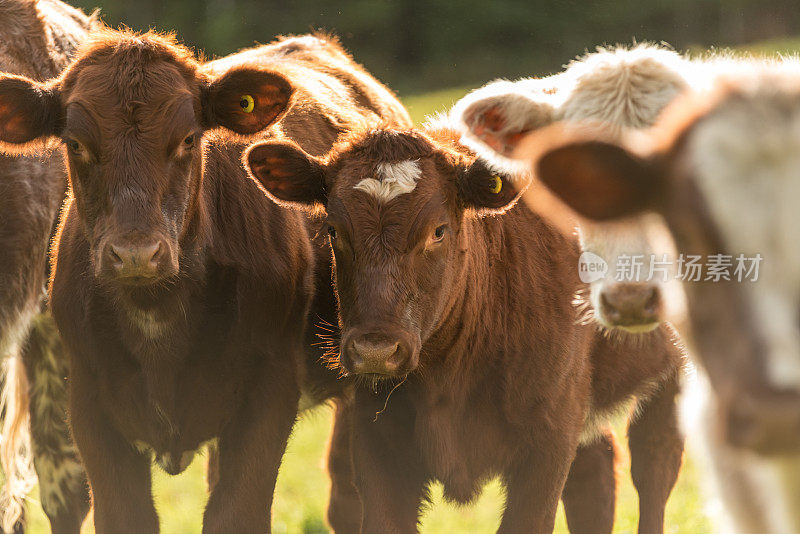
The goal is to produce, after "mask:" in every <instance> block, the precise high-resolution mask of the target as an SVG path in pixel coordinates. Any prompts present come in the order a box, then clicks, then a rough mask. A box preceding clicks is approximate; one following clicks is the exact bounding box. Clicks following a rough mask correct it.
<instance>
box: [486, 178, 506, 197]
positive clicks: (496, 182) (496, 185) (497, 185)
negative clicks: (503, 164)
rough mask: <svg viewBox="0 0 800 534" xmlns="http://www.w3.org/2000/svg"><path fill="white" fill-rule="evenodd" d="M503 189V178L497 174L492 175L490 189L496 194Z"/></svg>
mask: <svg viewBox="0 0 800 534" xmlns="http://www.w3.org/2000/svg"><path fill="white" fill-rule="evenodd" d="M502 190H503V179H502V178H500V177H499V176H497V175H496V174H495V175H494V176H492V187H490V188H489V191H491V192H492V193H494V194H495V195H496V194H498V193H499V192H500V191H502Z"/></svg>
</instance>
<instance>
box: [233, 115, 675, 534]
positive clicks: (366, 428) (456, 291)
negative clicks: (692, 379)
mask: <svg viewBox="0 0 800 534" xmlns="http://www.w3.org/2000/svg"><path fill="white" fill-rule="evenodd" d="M457 139H458V136H457V134H456V133H455V132H453V131H451V130H447V129H445V130H438V131H437V130H428V131H427V132H419V131H409V130H398V129H391V128H382V129H375V130H368V131H366V132H361V133H357V134H354V135H352V136H350V138H348V139H346V140H344V141H343V142H342V143H341V144H339V145H337V147H336V148H335V149H334V151H333V153H332V154H331V156H330V157H328V158H325V159H318V158H314V157H313V156H311V155H308V154H303V153H302V152H300V151H299V149H298V147H296V146H294V145H291V144H286V143H275V142H273V143H259V144H256V145H255V146H254V147H252V148H251V149H250V151H249V153H248V154H247V156H246V158H247V161H248V164H249V167H250V170H251V172H252V173H253V175H254V177H255V178H256V179H258V180H260V181H261V183H262V185H264V187H265V188H266V189H267V191H268V192H269V194H270V195H271V196H272V197H273V198H275V199H276V200H277V201H279V202H282V203H284V204H287V205H295V206H298V207H302V208H303V209H312V210H315V211H317V212H324V214H325V215H326V223H327V224H328V225H329V227H330V230H329V233H330V235H331V243H332V249H333V253H334V254H333V255H334V261H335V272H336V290H337V296H338V299H339V303H340V317H339V320H340V325H341V327H342V347H341V356H340V363H341V365H342V367H343V368H344V370H346V371H351V372H352V371H353V369H354V367H355V366H356V363H354V362H355V361H356V358H355V357H354V355H353V352H354V351H356V349H355V348H354V347H356V345H357V342H364V343H369V344H372V345H375V346H379V345H381V344H384V345H385V344H387V343H388V344H389V346H392V347H395V348H394V349H392V350H394V352H392V353H391V354H389V355H388V358H387V359H386V361H387V362H389V361H391V363H392V365H391V367H390V366H388V365H386V366H385V367H380V365H378V364H376V366H375V367H374V368H373V369H372V370H371V371H370V373H371V374H369V375H366V376H363V379H364V384H363V386H364V387H359V388H357V390H356V397H355V406H354V411H353V415H352V418H353V438H352V439H353V441H352V447H353V452H352V456H353V459H354V465H355V485H356V487H357V489H358V493H359V495H360V496H361V499H362V504H363V514H364V515H363V523H362V526H361V532H363V533H369V534H371V533H379V532H380V533H386V532H403V533H405V532H416V530H417V521H418V518H419V515H418V514H419V508H420V505H421V503H422V501H423V500H425V499H426V497H427V493H426V486H427V484H428V482H430V481H431V480H434V479H438V480H440V481H441V482H442V483H443V485H444V492H445V497H446V498H448V499H450V500H454V501H456V502H459V503H466V502H469V501H471V500H472V499H473V498H474V497H475V496H476V495H477V494H478V492H479V491H480V488H481V486H482V483H483V482H484V481H485V480H487V479H488V478H490V477H492V476H494V475H500V476H501V477H502V478H503V480H504V482H505V484H506V487H507V492H508V498H507V502H506V509H505V513H504V515H503V520H502V523H501V527H500V532H515V533H516V532H549V531H552V528H553V522H554V518H555V510H556V505H557V502H558V499H559V497H560V496H561V493H562V489H563V488H564V484H565V482H566V480H567V476H568V472H569V469H570V465H571V463H572V460H573V458H574V457H575V454H576V450H577V448H578V445H579V442H580V438H581V434H582V433H583V432H584V431H585V430H586V429H587V428H588V426H587V425H590V424H591V425H593V424H595V423H596V422H597V420H599V419H602V418H603V414H604V413H607V412H608V411H613V409H614V408H616V407H618V405H619V404H620V403H621V402H623V401H624V400H625V399H627V398H629V397H630V396H632V395H642V396H643V398H648V396H649V398H651V399H660V398H661V397H662V396H663V397H664V398H665V399H667V402H668V404H669V405H670V406H672V404H673V401H674V394H675V391H674V390H672V389H670V388H667V389H664V390H662V389H661V388H662V387H665V384H669V383H670V382H671V381H672V380H675V379H676V378H677V375H678V373H679V368H680V365H681V355H680V352H679V351H678V350H677V349H675V348H674V347H673V346H672V343H671V336H670V335H669V333H668V332H666V331H664V330H663V329H662V330H659V331H657V332H656V333H654V334H652V335H647V336H641V337H638V336H621V337H619V338H616V337H615V338H613V339H610V338H606V337H604V335H603V334H602V333H599V332H597V331H596V330H595V328H594V327H593V326H584V325H580V324H578V323H579V321H578V312H577V311H576V309H575V308H574V307H573V305H572V295H574V294H575V292H576V291H578V290H579V289H581V288H582V285H581V284H580V282H579V281H578V280H577V269H576V265H577V258H578V245H577V242H576V241H575V239H574V238H571V237H565V236H563V235H562V234H560V233H559V232H558V231H557V230H555V229H554V228H553V227H551V226H549V225H548V224H547V223H546V222H545V221H544V220H543V219H542V218H540V217H539V216H537V215H535V214H534V213H532V212H531V211H529V210H528V209H526V208H525V207H524V206H517V207H514V202H515V201H516V198H517V196H518V193H517V192H516V191H515V189H514V188H513V186H512V180H511V179H510V177H508V176H502V175H501V176H500V179H501V180H502V187H501V188H500V191H499V192H494V191H496V189H494V188H493V186H496V181H495V178H494V176H495V173H494V172H493V171H492V170H491V169H489V168H488V167H486V165H485V164H484V163H482V162H481V161H479V160H477V159H476V158H475V156H474V155H472V154H471V153H469V152H468V151H467V150H466V149H464V148H463V147H462V146H460V145H459V144H458V141H457ZM405 160H409V161H416V162H417V164H418V165H419V167H420V168H421V170H422V175H421V177H420V178H419V180H418V181H417V182H416V187H415V188H414V189H413V191H411V192H410V193H405V194H401V195H399V196H397V197H396V198H394V199H392V200H391V201H389V202H381V201H378V200H377V199H375V198H374V197H372V196H369V195H368V194H366V193H364V192H363V191H359V190H356V189H354V186H355V185H356V184H358V183H359V182H360V181H361V180H363V179H365V178H374V177H375V176H376V175H377V174H376V165H377V164H378V163H381V162H388V163H396V162H399V161H405ZM309 177H317V179H321V180H322V181H323V182H322V185H323V187H322V188H320V187H319V185H318V184H316V185H315V184H313V183H311V182H312V181H313V180H312V179H311V178H309ZM442 226H444V230H443V231H442V232H441V233H440V232H439V230H438V229H440V228H442ZM392 344H394V345H392ZM387 354H388V352H387ZM386 380H388V383H387V382H386ZM653 402H654V403H655V400H653ZM642 407H643V410H644V412H645V413H650V408H649V407H648V405H647V404H646V403H642ZM673 408H674V406H673ZM339 417H340V419H342V418H343V417H344V415H343V414H341V413H340V414H339ZM652 418H654V419H657V420H658V422H657V423H656V424H655V425H654V427H655V428H653V427H650V426H649V425H650V424H651V423H649V421H650V418H649V417H646V416H643V417H642V419H641V420H634V422H633V423H632V434H634V433H636V432H634V430H633V429H634V428H635V427H638V425H640V424H647V425H648V429H649V431H650V433H651V434H653V433H655V432H657V434H655V435H659V436H660V437H661V438H662V439H660V440H657V442H656V441H644V440H639V439H633V440H632V441H631V447H632V454H635V455H636V457H637V458H642V462H644V463H647V462H648V461H651V459H653V458H655V457H659V458H662V457H668V460H664V465H665V466H668V467H669V469H666V468H665V470H664V471H663V472H662V471H657V472H655V475H654V476H644V477H642V478H640V479H639V482H638V483H637V487H639V488H640V491H642V495H643V497H644V496H646V495H647V496H648V497H647V498H646V499H643V505H644V506H645V508H647V510H645V509H644V508H643V513H642V521H643V523H642V525H641V532H659V531H660V528H661V525H660V524H659V525H658V526H657V527H656V526H654V524H653V523H652V522H651V519H649V518H648V514H650V513H651V512H650V511H649V509H650V508H653V510H652V515H651V517H654V518H658V517H663V515H659V514H663V506H664V503H665V501H666V495H668V493H669V490H670V489H671V487H672V485H673V483H674V479H675V476H676V475H677V471H678V467H679V465H680V456H681V448H680V447H678V448H675V447H674V446H673V445H674V443H675V442H678V443H680V438H679V436H678V434H677V429H676V428H675V426H674V424H673V423H674V413H673V411H672V410H668V411H667V412H665V413H661V412H659V413H657V414H656V415H653V416H652ZM644 421H647V423H645V422H644ZM338 422H339V421H337V423H338ZM592 443H594V441H593V439H591V438H589V437H586V444H587V445H589V444H592ZM662 444H668V448H667V449H664V447H663V446H662ZM591 449H592V447H588V448H587V449H586V450H582V451H581V455H582V456H581V458H582V459H585V460H586V462H588V463H590V464H591V465H594V466H595V469H596V470H598V472H599V475H598V477H599V479H600V482H599V483H598V484H594V485H592V484H587V483H586V482H587V481H586V480H584V481H583V482H581V481H579V480H578V479H577V478H576V480H575V484H574V486H576V487H577V488H576V489H575V492H577V493H581V492H583V497H581V498H579V499H578V500H579V501H582V502H583V503H584V505H585V504H586V502H587V501H588V500H589V499H587V498H586V496H587V495H591V496H592V497H594V498H596V499H599V500H600V502H602V503H604V504H602V505H600V507H601V508H604V510H603V517H605V518H606V520H607V521H613V515H611V514H609V513H608V506H609V504H608V503H610V502H611V503H613V487H612V489H611V495H610V496H609V494H608V487H607V485H606V484H603V482H602V479H603V477H605V479H606V481H607V480H608V475H607V471H608V461H607V459H605V458H604V457H603V455H602V454H600V455H598V454H594V453H592V452H591ZM637 465H638V463H637ZM576 466H577V467H576V474H575V477H579V473H580V471H581V468H580V464H576ZM603 472H605V473H606V474H603ZM597 488H599V489H597ZM654 488H658V492H656V493H654ZM598 491H600V492H601V495H596V494H595V495H593V494H594V493H596V492H598ZM574 494H575V493H573V495H574ZM650 494H653V495H654V497H653V498H652V499H651V498H650V497H649V495H650ZM656 495H657V497H656ZM658 498H661V499H663V500H662V502H660V503H656V501H657V500H658ZM568 502H569V503H570V504H571V503H574V502H576V501H575V500H571V501H568ZM645 503H646V504H645ZM659 507H660V509H661V510H660V511H659V510H658V508H659ZM587 510H588V508H584V509H583V510H582V511H581V510H579V509H577V510H576V509H575V508H574V507H573V509H572V510H571V511H570V512H569V513H571V515H572V517H573V518H577V517H578V515H579V514H580V513H587ZM573 512H574V513H573ZM574 522H575V524H578V523H580V521H579V520H577V519H575V520H574ZM576 528H577V527H576ZM606 529H607V530H608V531H610V529H611V525H610V524H606V525H602V526H601V528H600V530H598V531H606Z"/></svg>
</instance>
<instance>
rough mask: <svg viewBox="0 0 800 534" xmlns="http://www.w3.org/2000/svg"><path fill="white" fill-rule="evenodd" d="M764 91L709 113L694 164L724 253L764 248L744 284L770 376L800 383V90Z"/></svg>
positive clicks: (692, 147)
mask: <svg viewBox="0 0 800 534" xmlns="http://www.w3.org/2000/svg"><path fill="white" fill-rule="evenodd" d="M769 85H772V84H771V83H770V84H769ZM763 89H764V90H763V91H760V92H757V93H754V94H752V95H748V96H746V97H745V98H739V99H731V100H728V101H726V102H723V103H722V104H720V107H719V108H718V109H717V110H716V111H715V112H712V114H711V115H710V116H709V117H707V118H706V119H704V120H703V121H702V122H701V123H700V124H699V126H698V127H697V129H696V131H695V132H694V133H693V134H692V137H691V139H690V144H689V146H688V164H689V165H690V166H691V168H692V169H693V171H694V174H695V176H696V178H697V182H698V185H699V187H700V189H701V191H702V192H703V196H704V198H705V200H706V202H707V203H708V205H709V209H710V211H711V216H712V218H713V220H714V221H715V223H716V225H717V227H718V228H719V230H720V232H721V233H722V236H723V239H724V242H725V244H726V246H727V248H728V250H727V251H726V252H727V253H728V254H733V255H737V254H744V255H745V256H750V257H752V256H754V255H755V254H761V256H762V258H763V260H762V262H761V264H760V269H759V279H758V281H757V282H750V283H746V284H745V285H744V287H743V289H744V291H745V292H746V294H747V295H748V297H749V301H750V303H751V305H752V306H753V312H754V316H755V317H754V319H755V322H756V323H757V328H758V330H760V331H761V332H762V333H763V338H764V340H765V342H766V343H767V344H768V347H767V366H768V375H769V378H770V380H771V381H772V382H773V383H774V384H776V385H778V386H782V387H793V388H800V274H798V273H800V211H798V209H797V199H798V198H800V95H799V94H797V93H796V92H794V94H792V93H789V94H785V93H783V94H782V93H777V94H776V93H775V91H772V90H770V88H769V86H768V85H767V84H766V82H765V85H764V86H763Z"/></svg>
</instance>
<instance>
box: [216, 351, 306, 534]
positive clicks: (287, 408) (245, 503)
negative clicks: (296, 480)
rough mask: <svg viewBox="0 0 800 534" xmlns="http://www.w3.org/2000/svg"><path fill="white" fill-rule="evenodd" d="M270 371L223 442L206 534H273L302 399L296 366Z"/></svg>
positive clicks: (261, 376)
mask: <svg viewBox="0 0 800 534" xmlns="http://www.w3.org/2000/svg"><path fill="white" fill-rule="evenodd" d="M286 360H287V361H285V362H282V363H281V365H280V367H278V366H277V365H276V366H270V365H264V367H265V369H263V370H262V371H261V372H260V373H258V374H257V377H258V378H257V379H256V380H254V381H252V382H251V383H250V385H248V386H247V387H248V392H247V394H246V396H245V398H244V400H243V402H242V406H241V408H240V409H239V411H238V412H237V414H236V415H235V416H234V418H233V420H232V421H231V422H230V423H229V424H228V425H227V426H226V428H225V430H224V431H223V433H222V434H221V435H220V436H219V441H218V447H219V456H218V465H219V473H218V479H217V481H216V484H214V487H213V489H212V490H211V495H210V497H209V499H208V506H207V507H206V511H205V514H204V517H203V534H227V533H231V532H247V533H248V534H250V533H252V534H258V533H269V532H271V528H270V518H271V509H272V497H273V493H274V492H275V481H276V479H277V478H278V467H279V466H280V463H281V458H282V457H283V452H284V450H285V449H286V442H287V441H288V439H289V434H290V433H291V431H292V426H293V424H294V421H295V417H296V415H297V403H298V400H299V398H300V392H299V387H298V383H297V374H296V370H295V367H294V362H291V361H289V360H290V357H288V358H286Z"/></svg>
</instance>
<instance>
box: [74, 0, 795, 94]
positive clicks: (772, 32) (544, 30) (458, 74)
mask: <svg viewBox="0 0 800 534" xmlns="http://www.w3.org/2000/svg"><path fill="white" fill-rule="evenodd" d="M72 3H73V4H74V5H76V6H79V7H82V8H83V9H85V10H87V11H90V10H92V9H94V8H95V7H100V8H101V13H102V16H103V19H104V20H105V21H106V22H108V23H109V24H112V25H118V24H120V23H124V24H127V25H129V26H130V27H132V28H134V29H140V30H141V29H147V28H148V27H155V28H158V29H161V30H166V29H174V30H175V31H176V32H177V34H178V36H179V37H180V38H181V39H183V40H184V41H185V42H186V43H187V44H189V45H192V46H195V47H198V48H202V49H203V50H205V51H206V52H207V53H208V54H209V55H210V56H214V55H224V54H228V53H230V52H233V51H234V50H237V49H239V48H241V47H245V46H251V45H253V44H254V43H256V42H261V43H263V42H267V41H269V40H271V39H272V37H273V36H274V35H278V34H288V33H305V32H308V31H309V30H312V29H318V28H322V29H325V30H329V31H332V32H335V33H336V34H338V35H339V36H340V37H341V39H342V41H343V43H344V45H345V46H346V47H347V48H348V49H349V50H350V51H352V52H353V54H354V55H355V57H356V59H357V60H358V61H360V62H361V63H363V64H364V65H365V66H366V67H367V69H368V70H369V71H370V72H372V73H373V74H375V75H376V76H377V77H378V78H379V79H381V80H383V81H384V82H386V83H388V84H389V85H390V86H391V87H393V88H395V89H396V90H397V91H399V92H400V94H418V93H422V92H425V91H429V90H432V89H439V88H444V87H456V86H458V87H462V86H463V87H468V86H476V85H479V84H482V83H484V82H486V81H487V80H489V79H491V78H496V77H519V76H524V75H530V74H531V73H545V72H552V71H555V70H558V69H560V67H561V65H563V64H564V63H565V62H567V61H569V60H570V59H572V58H574V57H575V56H576V55H578V54H581V53H582V52H583V51H585V50H587V49H590V50H591V49H594V47H595V46H597V45H599V44H603V43H610V44H614V43H617V42H623V43H629V42H631V40H632V39H637V40H653V41H666V42H668V43H670V44H671V45H673V46H675V47H676V48H678V49H679V50H683V49H686V48H688V47H702V48H706V47H709V46H712V45H713V46H730V47H734V46H739V45H742V44H745V43H750V42H755V41H762V40H767V39H774V38H777V37H783V36H786V35H795V34H798V33H800V9H798V3H797V0H556V1H552V0H492V1H486V0H461V1H453V0H338V1H335V2H331V1H330V0H303V1H302V2H297V1H292V0H269V1H265V0H75V1H73V2H72Z"/></svg>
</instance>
